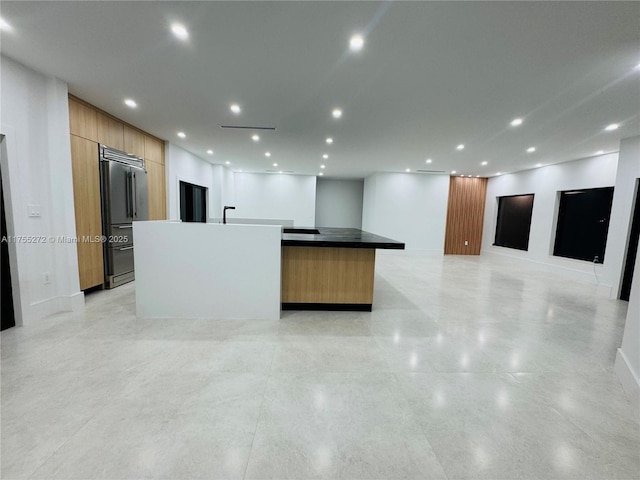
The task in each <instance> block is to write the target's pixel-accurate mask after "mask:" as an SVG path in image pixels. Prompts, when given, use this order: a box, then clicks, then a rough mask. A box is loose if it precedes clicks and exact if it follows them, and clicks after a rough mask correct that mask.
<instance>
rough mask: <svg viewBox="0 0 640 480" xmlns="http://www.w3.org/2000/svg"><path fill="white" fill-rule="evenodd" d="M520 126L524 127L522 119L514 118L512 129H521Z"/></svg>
mask: <svg viewBox="0 0 640 480" xmlns="http://www.w3.org/2000/svg"><path fill="white" fill-rule="evenodd" d="M520 125H522V119H521V118H514V119H513V120H511V126H512V127H519V126H520Z"/></svg>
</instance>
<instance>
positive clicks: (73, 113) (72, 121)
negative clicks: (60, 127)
mask: <svg viewBox="0 0 640 480" xmlns="http://www.w3.org/2000/svg"><path fill="white" fill-rule="evenodd" d="M69 130H70V131H71V134H72V135H77V136H78V137H82V138H86V139H87V140H93V141H94V142H97V141H98V113H97V112H96V111H95V110H93V109H92V108H90V107H87V106H86V105H85V104H83V103H81V102H79V101H77V100H76V99H74V98H69Z"/></svg>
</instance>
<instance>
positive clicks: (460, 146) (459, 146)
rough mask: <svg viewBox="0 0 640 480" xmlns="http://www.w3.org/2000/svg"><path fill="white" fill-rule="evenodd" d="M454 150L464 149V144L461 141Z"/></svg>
mask: <svg viewBox="0 0 640 480" xmlns="http://www.w3.org/2000/svg"><path fill="white" fill-rule="evenodd" d="M456 150H464V144H463V143H461V144H460V145H458V146H457V147H456Z"/></svg>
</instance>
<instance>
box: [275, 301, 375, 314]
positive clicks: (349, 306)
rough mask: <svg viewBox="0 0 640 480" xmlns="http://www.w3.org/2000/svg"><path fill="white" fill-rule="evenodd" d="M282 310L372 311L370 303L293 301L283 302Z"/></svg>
mask: <svg viewBox="0 0 640 480" xmlns="http://www.w3.org/2000/svg"><path fill="white" fill-rule="evenodd" d="M282 310H321V311H336V312H370V311H371V304H370V303H292V302H287V303H283V304H282Z"/></svg>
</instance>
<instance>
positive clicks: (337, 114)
mask: <svg viewBox="0 0 640 480" xmlns="http://www.w3.org/2000/svg"><path fill="white" fill-rule="evenodd" d="M331 115H333V118H340V117H341V116H342V110H340V109H339V108H334V109H333V112H331Z"/></svg>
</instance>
